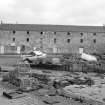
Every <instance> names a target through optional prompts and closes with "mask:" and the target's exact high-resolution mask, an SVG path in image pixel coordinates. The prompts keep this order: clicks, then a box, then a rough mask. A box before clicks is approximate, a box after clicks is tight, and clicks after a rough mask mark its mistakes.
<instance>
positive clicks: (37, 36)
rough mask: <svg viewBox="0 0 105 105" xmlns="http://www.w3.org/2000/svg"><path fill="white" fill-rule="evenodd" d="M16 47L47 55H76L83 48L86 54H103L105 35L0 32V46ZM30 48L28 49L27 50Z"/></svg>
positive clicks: (104, 50)
mask: <svg viewBox="0 0 105 105" xmlns="http://www.w3.org/2000/svg"><path fill="white" fill-rule="evenodd" d="M12 43H15V45H16V46H20V47H21V48H23V49H24V46H25V48H26V49H25V50H24V51H27V50H29V49H33V47H37V48H41V49H43V50H45V51H46V52H49V53H52V52H54V53H78V52H79V48H80V47H83V48H84V51H85V52H86V53H94V52H96V53H104V52H105V33H96V35H95V34H94V33H89V32H69V33H68V32H50V31H49V32H36V31H28V32H27V31H15V33H14V32H13V30H11V31H4V30H1V31H0V45H3V46H8V45H10V46H11V44H12ZM29 47H30V48H29Z"/></svg>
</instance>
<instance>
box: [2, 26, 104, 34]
mask: <svg viewBox="0 0 105 105" xmlns="http://www.w3.org/2000/svg"><path fill="white" fill-rule="evenodd" d="M0 30H6V31H8V30H16V31H27V30H29V31H40V32H41V31H52V32H73V31H74V32H105V26H76V25H42V24H0Z"/></svg>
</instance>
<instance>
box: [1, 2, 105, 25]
mask: <svg viewBox="0 0 105 105" xmlns="http://www.w3.org/2000/svg"><path fill="white" fill-rule="evenodd" d="M0 20H2V22H3V23H13V24H15V23H18V24H55V25H93V26H96V25H99V26H100V25H103V24H105V0H0Z"/></svg>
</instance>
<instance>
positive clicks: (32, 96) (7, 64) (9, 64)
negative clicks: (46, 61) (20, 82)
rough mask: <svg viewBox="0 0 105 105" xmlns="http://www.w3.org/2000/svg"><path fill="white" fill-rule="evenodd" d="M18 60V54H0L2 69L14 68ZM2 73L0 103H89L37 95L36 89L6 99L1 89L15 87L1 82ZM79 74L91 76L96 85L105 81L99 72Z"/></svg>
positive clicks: (82, 104)
mask: <svg viewBox="0 0 105 105" xmlns="http://www.w3.org/2000/svg"><path fill="white" fill-rule="evenodd" d="M20 60H21V58H20V57H19V56H1V55H0V66H1V67H2V68H3V69H7V68H8V69H9V70H12V69H14V67H13V65H15V64H16V63H17V62H19V61H20ZM62 73H63V74H65V72H59V71H57V72H56V71H54V72H53V74H54V75H62ZM3 74H4V73H0V105H89V104H87V103H80V102H78V101H74V100H73V99H70V98H65V97H62V96H58V95H56V96H48V95H39V93H38V91H32V92H28V93H24V94H25V97H22V98H17V99H8V98H6V97H4V96H3V95H2V94H3V91H6V90H15V89H16V87H14V86H13V85H11V84H8V83H2V82H1V80H2V75H3ZM80 75H81V76H84V75H87V76H89V77H91V78H92V79H94V81H95V82H96V85H99V86H100V85H101V83H103V84H104V83H105V79H103V78H104V77H103V78H102V76H100V75H99V74H92V73H88V74H82V73H80ZM104 94H105V92H104V91H103V96H104ZM45 100H51V101H52V100H56V101H58V102H59V103H55V104H47V103H44V102H43V101H45Z"/></svg>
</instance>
